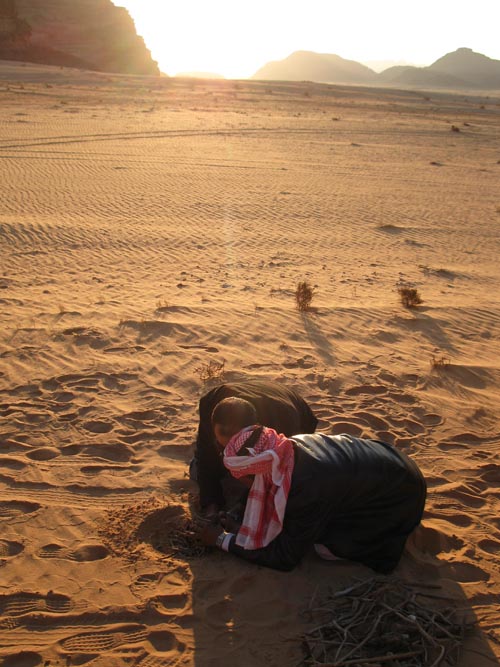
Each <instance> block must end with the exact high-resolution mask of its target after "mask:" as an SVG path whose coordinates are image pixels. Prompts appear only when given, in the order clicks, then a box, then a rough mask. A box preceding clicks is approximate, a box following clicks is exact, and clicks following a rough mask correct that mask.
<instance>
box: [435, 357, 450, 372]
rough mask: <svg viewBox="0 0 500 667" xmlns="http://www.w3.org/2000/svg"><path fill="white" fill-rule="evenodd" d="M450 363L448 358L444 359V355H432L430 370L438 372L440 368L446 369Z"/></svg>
mask: <svg viewBox="0 0 500 667" xmlns="http://www.w3.org/2000/svg"><path fill="white" fill-rule="evenodd" d="M450 363H451V361H450V360H449V359H448V357H445V356H444V354H441V355H436V354H433V355H432V357H431V368H434V369H436V370H439V369H440V368H446V367H447V366H449V365H450Z"/></svg>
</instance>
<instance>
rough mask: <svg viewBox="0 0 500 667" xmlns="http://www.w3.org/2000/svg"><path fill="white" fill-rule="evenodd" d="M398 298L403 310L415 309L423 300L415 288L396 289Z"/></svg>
mask: <svg viewBox="0 0 500 667" xmlns="http://www.w3.org/2000/svg"><path fill="white" fill-rule="evenodd" d="M398 294H399V298H400V299H401V303H402V304H403V306H404V307H405V308H416V307H417V306H419V305H420V304H421V303H423V300H422V298H421V296H420V294H419V293H418V290H417V289H415V287H398Z"/></svg>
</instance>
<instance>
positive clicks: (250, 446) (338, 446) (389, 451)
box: [202, 424, 426, 573]
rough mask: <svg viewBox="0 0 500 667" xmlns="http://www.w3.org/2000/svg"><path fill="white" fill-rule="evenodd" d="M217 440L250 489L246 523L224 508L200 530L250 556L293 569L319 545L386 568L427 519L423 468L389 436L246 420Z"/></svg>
mask: <svg viewBox="0 0 500 667" xmlns="http://www.w3.org/2000/svg"><path fill="white" fill-rule="evenodd" d="M239 426H240V427H241V424H240V425H239ZM215 430H216V433H220V432H221V431H220V429H218V428H217V425H215ZM219 443H220V445H221V446H223V447H224V458H223V461H224V465H225V466H226V468H227V469H228V470H229V472H230V473H231V475H233V476H234V477H236V478H240V479H243V480H244V479H247V480H248V481H249V484H251V488H250V492H249V495H248V499H247V503H246V507H245V512H244V516H243V519H242V521H241V524H240V525H237V524H236V523H234V522H232V521H231V520H230V519H229V518H227V517H226V516H225V515H222V516H221V524H220V525H218V526H209V527H207V528H206V529H205V531H204V533H203V534H202V538H203V539H204V541H205V543H206V544H212V545H215V546H218V547H220V548H221V549H223V550H224V551H228V552H231V553H233V554H234V555H236V556H239V557H240V558H244V559H245V560H248V561H251V562H254V563H256V564H259V565H264V566H267V567H271V568H274V569H278V570H284V571H287V570H291V569H293V568H294V567H295V566H296V565H298V564H299V562H300V561H301V559H302V558H303V556H304V555H305V554H306V553H307V551H309V550H310V549H311V548H312V547H313V546H314V547H315V548H316V552H317V553H318V554H320V555H322V556H323V557H327V558H329V559H336V558H342V559H349V560H353V561H358V562H360V563H363V564H364V565H367V566H368V567H370V568H372V569H374V570H375V571H377V572H383V573H386V572H390V571H392V570H393V569H394V568H395V567H396V565H397V563H398V562H399V559H400V557H401V554H402V552H403V549H404V545H405V542H406V539H407V537H408V536H409V535H410V533H411V532H412V531H413V530H414V528H416V526H417V525H418V524H419V523H420V520H421V517H422V513H423V509H424V504H425V496H426V483H425V480H424V478H423V475H422V473H421V472H420V470H419V469H418V467H417V465H416V464H415V463H414V462H413V461H412V460H411V459H410V458H409V457H407V456H406V455H405V454H404V453H402V452H400V451H398V450H397V449H396V448H394V447H392V446H391V445H388V444H386V443H384V442H381V441H378V440H370V439H363V438H355V437H353V436H351V435H348V434H343V435H335V436H330V435H325V434H322V433H314V434H301V435H294V436H292V437H285V436H284V435H282V434H279V433H277V432H276V431H274V430H273V429H270V428H266V427H262V426H258V425H257V426H254V425H244V428H239V429H238V431H237V432H235V433H234V435H232V436H231V437H229V436H226V437H220V438H219Z"/></svg>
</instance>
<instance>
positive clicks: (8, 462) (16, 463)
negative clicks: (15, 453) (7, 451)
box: [0, 456, 26, 470]
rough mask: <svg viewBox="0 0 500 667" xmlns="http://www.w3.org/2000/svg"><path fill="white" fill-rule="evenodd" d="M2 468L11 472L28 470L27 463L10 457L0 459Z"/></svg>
mask: <svg viewBox="0 0 500 667" xmlns="http://www.w3.org/2000/svg"><path fill="white" fill-rule="evenodd" d="M0 466H1V467H2V468H9V470H23V469H24V468H26V463H24V462H23V461H21V460H20V459H14V458H10V457H8V456H5V457H0Z"/></svg>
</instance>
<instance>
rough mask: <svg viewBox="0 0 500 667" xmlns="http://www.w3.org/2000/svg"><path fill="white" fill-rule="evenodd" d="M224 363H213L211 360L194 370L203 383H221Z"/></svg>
mask: <svg viewBox="0 0 500 667" xmlns="http://www.w3.org/2000/svg"><path fill="white" fill-rule="evenodd" d="M225 365H226V362H225V361H221V362H219V361H214V360H213V359H211V360H210V361H209V362H208V363H206V364H201V366H198V367H197V368H195V372H196V373H197V374H198V377H199V378H200V380H201V381H202V382H203V383H207V382H223V381H224V372H225Z"/></svg>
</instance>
